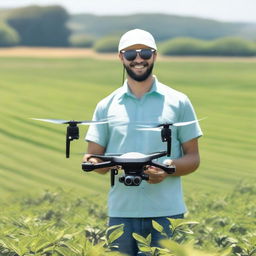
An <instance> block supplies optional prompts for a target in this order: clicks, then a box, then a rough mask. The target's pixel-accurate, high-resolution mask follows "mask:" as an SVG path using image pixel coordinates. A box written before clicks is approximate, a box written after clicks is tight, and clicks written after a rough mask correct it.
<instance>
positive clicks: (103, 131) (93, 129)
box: [85, 104, 109, 147]
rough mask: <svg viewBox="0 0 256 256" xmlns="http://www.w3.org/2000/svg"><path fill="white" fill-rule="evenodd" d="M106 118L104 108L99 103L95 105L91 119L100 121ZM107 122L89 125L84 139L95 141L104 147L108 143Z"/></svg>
mask: <svg viewBox="0 0 256 256" xmlns="http://www.w3.org/2000/svg"><path fill="white" fill-rule="evenodd" d="M104 119H106V115H105V113H104V109H103V108H102V107H101V106H100V104H98V105H97V107H96V109H95V111H94V114H93V118H92V120H93V121H100V120H104ZM108 138H109V133H108V124H97V125H96V124H92V125H90V126H89V129H88V131H87V134H86V136H85V140H86V141H92V142H95V143H97V144H99V145H101V146H102V147H106V146H107V144H108Z"/></svg>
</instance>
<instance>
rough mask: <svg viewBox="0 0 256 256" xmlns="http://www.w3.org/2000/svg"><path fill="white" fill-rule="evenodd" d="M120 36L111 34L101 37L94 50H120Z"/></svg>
mask: <svg viewBox="0 0 256 256" xmlns="http://www.w3.org/2000/svg"><path fill="white" fill-rule="evenodd" d="M118 43H119V37H116V36H109V37H103V38H101V39H99V40H98V41H97V42H96V43H95V45H94V47H93V48H94V50H95V51H96V52H100V53H112V52H117V51H118Z"/></svg>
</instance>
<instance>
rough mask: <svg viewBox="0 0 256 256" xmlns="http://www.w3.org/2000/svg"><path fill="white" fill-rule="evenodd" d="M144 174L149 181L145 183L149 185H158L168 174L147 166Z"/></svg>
mask: <svg viewBox="0 0 256 256" xmlns="http://www.w3.org/2000/svg"><path fill="white" fill-rule="evenodd" d="M144 173H146V174H148V175H149V180H148V181H147V182H148V183H150V184H157V183H160V182H162V181H163V180H164V179H165V178H166V177H167V176H168V173H166V172H165V171H164V170H162V169H160V168H157V167H155V166H148V167H147V169H146V171H144Z"/></svg>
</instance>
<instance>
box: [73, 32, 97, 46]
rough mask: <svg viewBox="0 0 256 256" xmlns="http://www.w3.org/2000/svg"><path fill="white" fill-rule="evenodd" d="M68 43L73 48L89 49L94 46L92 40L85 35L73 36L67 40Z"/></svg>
mask: <svg viewBox="0 0 256 256" xmlns="http://www.w3.org/2000/svg"><path fill="white" fill-rule="evenodd" d="M69 43H70V45H71V46H73V47H81V48H91V47H93V44H94V39H93V38H92V37H90V36H87V35H73V36H71V37H70V38H69Z"/></svg>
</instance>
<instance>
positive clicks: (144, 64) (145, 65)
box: [129, 61, 149, 67]
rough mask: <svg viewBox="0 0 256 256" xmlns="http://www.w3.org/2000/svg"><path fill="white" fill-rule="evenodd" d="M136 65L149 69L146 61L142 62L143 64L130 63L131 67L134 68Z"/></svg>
mask: <svg viewBox="0 0 256 256" xmlns="http://www.w3.org/2000/svg"><path fill="white" fill-rule="evenodd" d="M136 65H143V66H144V67H147V66H148V65H149V64H148V63H147V62H146V61H142V62H132V63H130V65H129V66H130V67H134V66H136Z"/></svg>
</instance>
